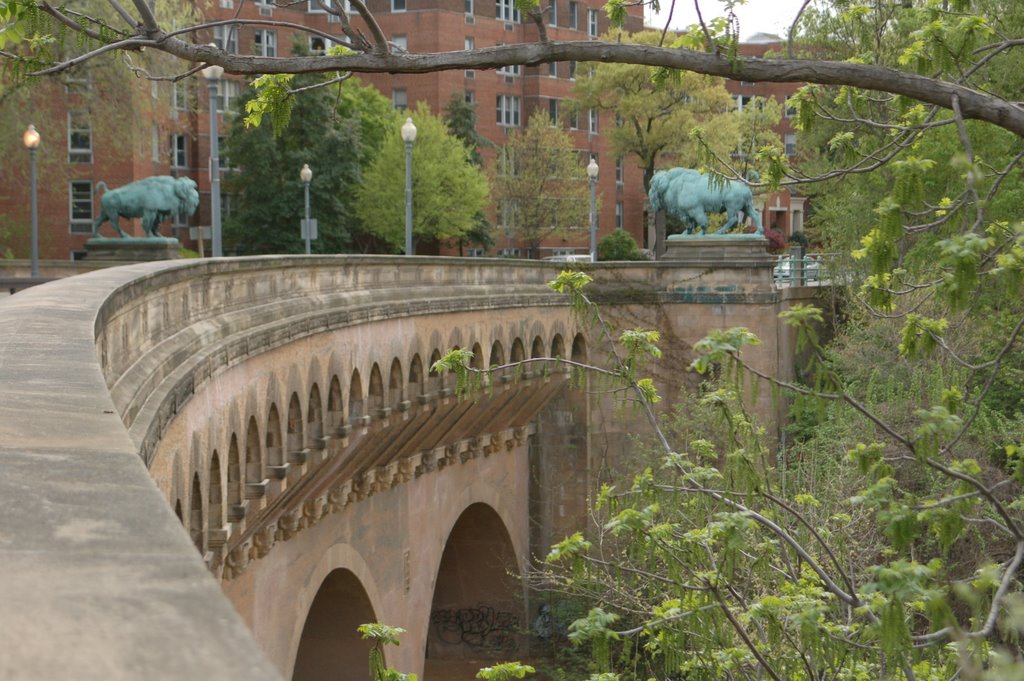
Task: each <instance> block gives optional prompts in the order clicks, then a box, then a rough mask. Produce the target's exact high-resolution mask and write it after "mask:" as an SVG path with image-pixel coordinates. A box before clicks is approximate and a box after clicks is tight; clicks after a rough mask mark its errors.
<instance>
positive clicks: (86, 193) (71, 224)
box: [68, 180, 93, 234]
mask: <svg viewBox="0 0 1024 681" xmlns="http://www.w3.org/2000/svg"><path fill="white" fill-rule="evenodd" d="M75 185H79V187H78V189H79V191H78V197H77V198H76V197H75ZM92 195H93V188H92V181H91V180H71V181H70V182H68V233H70V234H92V221H93V215H92V209H93V200H92ZM86 201H88V205H89V216H88V217H85V216H84V215H83V214H82V213H79V216H78V217H75V205H76V204H78V209H79V211H81V210H82V209H83V208H84V207H85V202H86Z"/></svg>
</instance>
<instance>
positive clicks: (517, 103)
mask: <svg viewBox="0 0 1024 681" xmlns="http://www.w3.org/2000/svg"><path fill="white" fill-rule="evenodd" d="M495 108H496V112H497V117H496V120H497V123H498V125H500V126H502V127H507V128H518V127H519V121H520V113H521V111H522V100H521V99H520V98H519V96H518V95H497V98H496V106H495Z"/></svg>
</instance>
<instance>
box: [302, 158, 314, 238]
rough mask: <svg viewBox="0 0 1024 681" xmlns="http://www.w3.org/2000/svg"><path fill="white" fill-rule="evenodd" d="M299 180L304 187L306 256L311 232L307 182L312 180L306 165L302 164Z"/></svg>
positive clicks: (311, 173)
mask: <svg viewBox="0 0 1024 681" xmlns="http://www.w3.org/2000/svg"><path fill="white" fill-rule="evenodd" d="M299 178H300V179H302V184H304V185H305V186H306V229H304V230H303V234H304V235H305V237H306V255H309V254H310V244H309V240H310V238H311V236H310V232H312V231H313V230H312V225H310V222H309V181H310V180H312V179H313V171H312V170H311V169H310V167H309V164H308V163H303V164H302V170H300V171H299Z"/></svg>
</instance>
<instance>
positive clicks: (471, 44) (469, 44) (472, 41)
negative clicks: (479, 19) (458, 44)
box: [462, 35, 476, 78]
mask: <svg viewBox="0 0 1024 681" xmlns="http://www.w3.org/2000/svg"><path fill="white" fill-rule="evenodd" d="M462 48H463V49H464V50H466V51H467V52H469V51H470V50H475V49H476V38H474V37H473V36H471V35H467V36H466V39H465V40H464V41H463V43H462ZM465 76H466V78H476V71H474V70H473V69H466V71H465Z"/></svg>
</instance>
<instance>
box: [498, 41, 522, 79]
mask: <svg viewBox="0 0 1024 681" xmlns="http://www.w3.org/2000/svg"><path fill="white" fill-rule="evenodd" d="M503 44H504V43H498V45H499V46H500V45H503ZM494 72H495V73H497V74H498V75H499V76H518V75H519V64H510V65H507V66H499V67H498V68H497V69H495V71H494Z"/></svg>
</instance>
